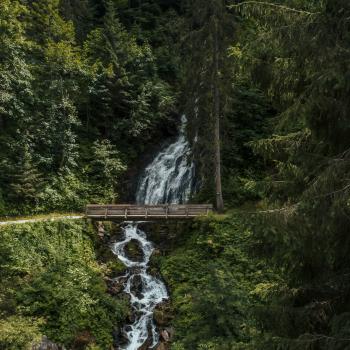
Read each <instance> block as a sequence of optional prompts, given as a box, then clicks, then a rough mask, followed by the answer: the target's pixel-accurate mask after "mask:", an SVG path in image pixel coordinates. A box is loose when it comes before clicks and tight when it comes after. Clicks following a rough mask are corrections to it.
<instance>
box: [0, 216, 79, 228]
mask: <svg viewBox="0 0 350 350" xmlns="http://www.w3.org/2000/svg"><path fill="white" fill-rule="evenodd" d="M83 217H84V216H83V215H66V216H51V217H43V218H34V219H20V220H11V221H0V226H7V225H18V224H28V223H32V222H42V221H58V220H78V219H82V218H83Z"/></svg>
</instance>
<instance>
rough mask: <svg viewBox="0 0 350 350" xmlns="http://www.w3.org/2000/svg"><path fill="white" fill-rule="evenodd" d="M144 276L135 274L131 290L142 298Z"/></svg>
mask: <svg viewBox="0 0 350 350" xmlns="http://www.w3.org/2000/svg"><path fill="white" fill-rule="evenodd" d="M142 287H143V285H142V278H141V275H134V276H133V277H132V281H131V288H130V291H131V293H132V294H134V295H135V296H136V297H137V298H139V299H141V298H142V296H143V295H142Z"/></svg>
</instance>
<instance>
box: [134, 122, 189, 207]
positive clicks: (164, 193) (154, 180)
mask: <svg viewBox="0 0 350 350" xmlns="http://www.w3.org/2000/svg"><path fill="white" fill-rule="evenodd" d="M181 122H182V123H181V129H180V135H179V137H178V139H177V140H176V141H175V142H174V143H172V144H171V145H169V146H168V147H166V148H165V149H164V150H162V151H161V152H160V153H159V154H158V155H157V156H156V157H155V158H154V160H153V162H151V164H149V165H148V166H147V167H146V169H145V171H144V173H143V175H142V177H141V179H140V181H139V186H138V189H137V192H136V202H137V203H139V204H162V203H169V204H170V203H172V204H179V203H185V202H186V201H187V200H188V198H189V196H190V194H191V190H192V185H193V177H194V164H193V162H192V161H190V159H189V156H190V146H189V143H188V141H187V140H186V135H185V129H186V117H185V116H182V119H181Z"/></svg>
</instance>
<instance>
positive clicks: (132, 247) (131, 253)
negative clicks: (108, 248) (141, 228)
mask: <svg viewBox="0 0 350 350" xmlns="http://www.w3.org/2000/svg"><path fill="white" fill-rule="evenodd" d="M124 249H125V254H126V256H127V257H128V259H130V260H132V261H138V262H141V261H143V259H144V254H143V251H142V248H141V246H140V243H139V241H137V240H136V239H132V240H131V241H130V242H128V243H127V244H126V245H125V248H124Z"/></svg>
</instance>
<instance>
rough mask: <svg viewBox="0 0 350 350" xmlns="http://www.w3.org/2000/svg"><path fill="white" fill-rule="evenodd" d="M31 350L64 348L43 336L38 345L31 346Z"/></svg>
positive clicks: (62, 349)
mask: <svg viewBox="0 0 350 350" xmlns="http://www.w3.org/2000/svg"><path fill="white" fill-rule="evenodd" d="M32 350H66V348H65V347H64V346H62V345H59V344H55V343H53V342H52V341H50V340H49V339H47V337H46V336H43V339H42V340H41V342H40V343H39V344H36V345H33V347H32Z"/></svg>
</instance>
